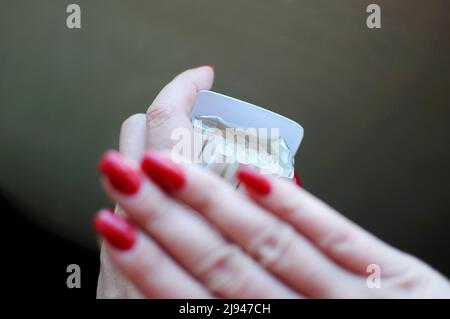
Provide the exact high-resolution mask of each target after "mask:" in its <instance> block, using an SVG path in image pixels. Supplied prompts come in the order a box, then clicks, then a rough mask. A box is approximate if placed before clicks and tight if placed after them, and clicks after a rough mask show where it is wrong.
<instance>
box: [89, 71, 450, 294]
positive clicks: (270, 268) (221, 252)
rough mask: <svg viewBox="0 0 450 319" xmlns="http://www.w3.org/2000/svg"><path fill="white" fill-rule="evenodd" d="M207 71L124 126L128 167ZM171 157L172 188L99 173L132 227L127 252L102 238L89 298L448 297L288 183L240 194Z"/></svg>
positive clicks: (206, 82)
mask: <svg viewBox="0 0 450 319" xmlns="http://www.w3.org/2000/svg"><path fill="white" fill-rule="evenodd" d="M213 78H214V71H213V69H212V68H211V67H208V66H204V67H199V68H195V69H191V70H187V71H185V72H183V73H181V74H180V75H178V76H177V77H175V78H174V79H173V81H172V82H170V83H169V84H168V85H166V87H164V89H163V90H162V91H161V92H160V93H159V95H158V96H157V97H156V98H155V100H154V101H153V103H152V105H151V106H150V107H149V109H148V111H147V114H135V115H133V116H131V117H130V118H128V119H127V120H126V121H125V122H124V123H123V125H122V129H121V133H120V152H121V153H122V154H123V155H124V156H125V157H126V158H127V159H129V161H130V162H132V163H134V164H135V165H136V167H138V162H139V161H140V159H141V157H142V155H143V153H144V152H145V150H146V149H148V148H152V149H160V150H163V149H169V148H170V147H171V146H172V144H173V141H171V140H170V132H171V131H172V129H174V128H178V127H186V128H189V129H192V126H191V124H190V121H189V119H188V117H187V113H188V112H189V111H190V110H191V108H192V106H193V103H194V100H195V96H196V93H197V91H198V90H201V89H210V88H211V86H212V83H213ZM180 165H181V167H182V170H183V171H184V174H185V176H186V184H185V185H184V186H183V188H182V189H180V190H177V191H175V192H171V193H170V194H168V193H167V192H164V191H162V190H161V189H160V188H159V187H158V186H157V185H156V184H155V183H153V182H152V181H151V180H150V179H147V178H144V182H143V185H142V186H141V188H140V190H139V192H138V193H137V194H133V195H131V196H128V195H123V194H120V193H118V192H117V191H115V190H114V188H113V187H112V186H111V185H110V184H109V183H108V181H107V180H102V183H103V185H104V188H105V190H106V193H107V194H108V195H109V196H110V197H111V199H112V200H114V201H115V202H116V203H117V204H118V206H117V208H116V212H117V214H120V215H125V214H124V211H126V212H127V216H128V217H129V218H130V220H132V221H133V223H134V225H135V226H136V228H137V229H138V235H137V242H136V244H135V245H134V246H133V247H132V248H131V249H130V250H127V251H122V250H117V249H115V248H113V247H112V246H110V245H109V244H107V243H103V244H102V248H101V271H100V276H99V282H98V289H97V296H98V297H99V298H140V297H149V298H214V297H225V298H449V297H450V284H449V282H448V281H447V279H446V278H444V277H443V276H442V275H441V274H439V273H438V272H436V271H435V270H434V269H432V268H431V267H429V266H428V265H426V264H425V263H423V262H422V261H420V260H418V259H417V258H415V257H413V256H411V255H408V254H406V253H403V252H401V251H399V250H397V249H395V248H394V247H391V246H389V245H387V244H386V243H384V242H382V241H381V240H379V239H378V238H376V237H374V236H373V235H371V234H370V233H368V232H367V231H365V230H364V229H362V228H360V227H359V226H358V225H356V224H354V223H352V222H351V221H350V220H348V219H346V218H345V217H344V216H343V215H341V214H339V213H338V212H337V211H335V210H334V209H333V208H331V207H329V206H328V205H326V204H325V203H324V202H322V201H321V200H319V199H317V198H316V197H314V196H313V195H312V194H310V193H308V192H307V191H306V190H305V189H303V188H302V189H300V188H298V187H297V186H295V185H294V184H293V183H291V182H289V181H286V180H281V179H277V178H270V182H271V185H272V187H271V189H272V191H271V192H270V193H269V194H268V195H267V196H262V195H259V194H257V193H255V192H252V191H251V190H249V189H247V192H246V193H245V194H243V193H238V192H236V191H234V189H233V188H232V187H231V186H230V185H228V184H227V183H226V182H224V181H222V180H221V179H220V178H219V177H217V176H216V175H214V174H212V173H210V172H208V171H206V170H203V169H201V168H200V167H197V166H195V165H189V164H180ZM211 189H214V192H211ZM121 207H122V208H124V209H122V208H121ZM370 264H376V265H379V267H380V270H381V273H380V274H381V287H380V288H369V287H368V285H367V277H368V276H369V275H370V272H368V271H367V267H368V265H370Z"/></svg>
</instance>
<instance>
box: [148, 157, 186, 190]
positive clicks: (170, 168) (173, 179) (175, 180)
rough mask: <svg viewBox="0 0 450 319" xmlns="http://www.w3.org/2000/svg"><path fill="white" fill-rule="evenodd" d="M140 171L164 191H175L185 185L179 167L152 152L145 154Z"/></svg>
mask: <svg viewBox="0 0 450 319" xmlns="http://www.w3.org/2000/svg"><path fill="white" fill-rule="evenodd" d="M141 169H142V171H143V172H144V173H145V175H147V176H148V177H149V178H150V179H151V180H153V181H154V182H155V183H156V184H158V185H159V186H161V187H162V188H163V189H165V190H168V191H170V190H177V189H180V188H181V187H183V186H184V184H185V176H184V172H183V171H182V170H181V167H180V166H178V165H177V164H175V163H174V162H172V161H170V160H169V159H167V158H165V157H163V156H161V155H159V154H157V153H155V152H153V151H148V152H147V153H145V155H144V157H143V159H142V162H141Z"/></svg>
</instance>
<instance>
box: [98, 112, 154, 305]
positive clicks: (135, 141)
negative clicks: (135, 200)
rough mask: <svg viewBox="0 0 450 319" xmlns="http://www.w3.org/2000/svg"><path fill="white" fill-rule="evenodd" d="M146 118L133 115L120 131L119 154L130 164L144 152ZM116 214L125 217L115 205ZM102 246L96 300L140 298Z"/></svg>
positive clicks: (121, 210)
mask: <svg viewBox="0 0 450 319" xmlns="http://www.w3.org/2000/svg"><path fill="white" fill-rule="evenodd" d="M145 139H146V116H145V114H134V115H132V116H130V117H129V118H128V119H126V120H125V121H124V122H123V124H122V127H121V131H120V142H119V149H120V152H121V153H122V154H123V155H124V157H126V158H127V159H128V160H129V161H130V162H132V163H135V165H137V163H138V162H139V160H140V158H141V157H142V154H143V153H144V151H145ZM115 211H116V213H117V214H118V215H120V216H125V212H124V211H123V209H121V208H120V207H119V206H117V205H116V209H115ZM104 247H105V246H104V245H102V249H101V252H100V262H101V267H100V274H99V279H98V286H97V297H98V298H141V297H142V295H141V293H140V292H139V291H137V289H136V287H135V286H134V285H132V284H131V283H130V282H129V280H127V279H126V278H125V277H124V275H123V274H122V273H121V272H120V271H119V270H118V269H117V268H116V267H115V266H114V265H113V264H112V263H111V260H110V257H109V255H108V254H107V253H106V251H105V248H104Z"/></svg>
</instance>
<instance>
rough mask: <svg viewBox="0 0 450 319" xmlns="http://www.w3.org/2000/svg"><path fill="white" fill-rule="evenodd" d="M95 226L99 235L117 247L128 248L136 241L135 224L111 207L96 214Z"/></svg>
mask: <svg viewBox="0 0 450 319" xmlns="http://www.w3.org/2000/svg"><path fill="white" fill-rule="evenodd" d="M93 226H94V229H95V231H96V232H97V233H98V234H99V235H101V236H102V237H103V238H105V239H106V241H107V242H108V243H110V244H111V245H112V246H113V247H115V248H117V249H120V250H128V249H130V248H131V247H133V245H134V243H135V242H136V233H135V231H134V228H133V226H131V225H130V224H129V223H128V222H127V221H125V220H124V219H123V218H122V217H119V216H117V215H114V213H113V212H112V211H110V210H109V209H105V208H103V209H101V210H100V211H99V212H98V213H97V215H95V217H94V220H93Z"/></svg>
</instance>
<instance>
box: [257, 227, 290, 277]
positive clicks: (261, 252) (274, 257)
mask: <svg viewBox="0 0 450 319" xmlns="http://www.w3.org/2000/svg"><path fill="white" fill-rule="evenodd" d="M294 238H295V232H294V230H293V229H292V227H291V226H289V225H287V224H283V223H278V222H277V223H276V224H275V225H271V226H267V227H266V229H263V231H261V232H260V233H259V234H258V235H257V236H256V237H255V239H254V240H253V241H252V243H251V245H250V250H251V253H253V254H254V255H255V256H256V258H257V260H258V261H259V263H260V264H262V265H263V266H265V267H269V268H276V267H277V266H278V265H282V264H286V263H287V259H288V258H289V256H288V253H287V252H288V251H289V247H291V245H292V243H293V241H294Z"/></svg>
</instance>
